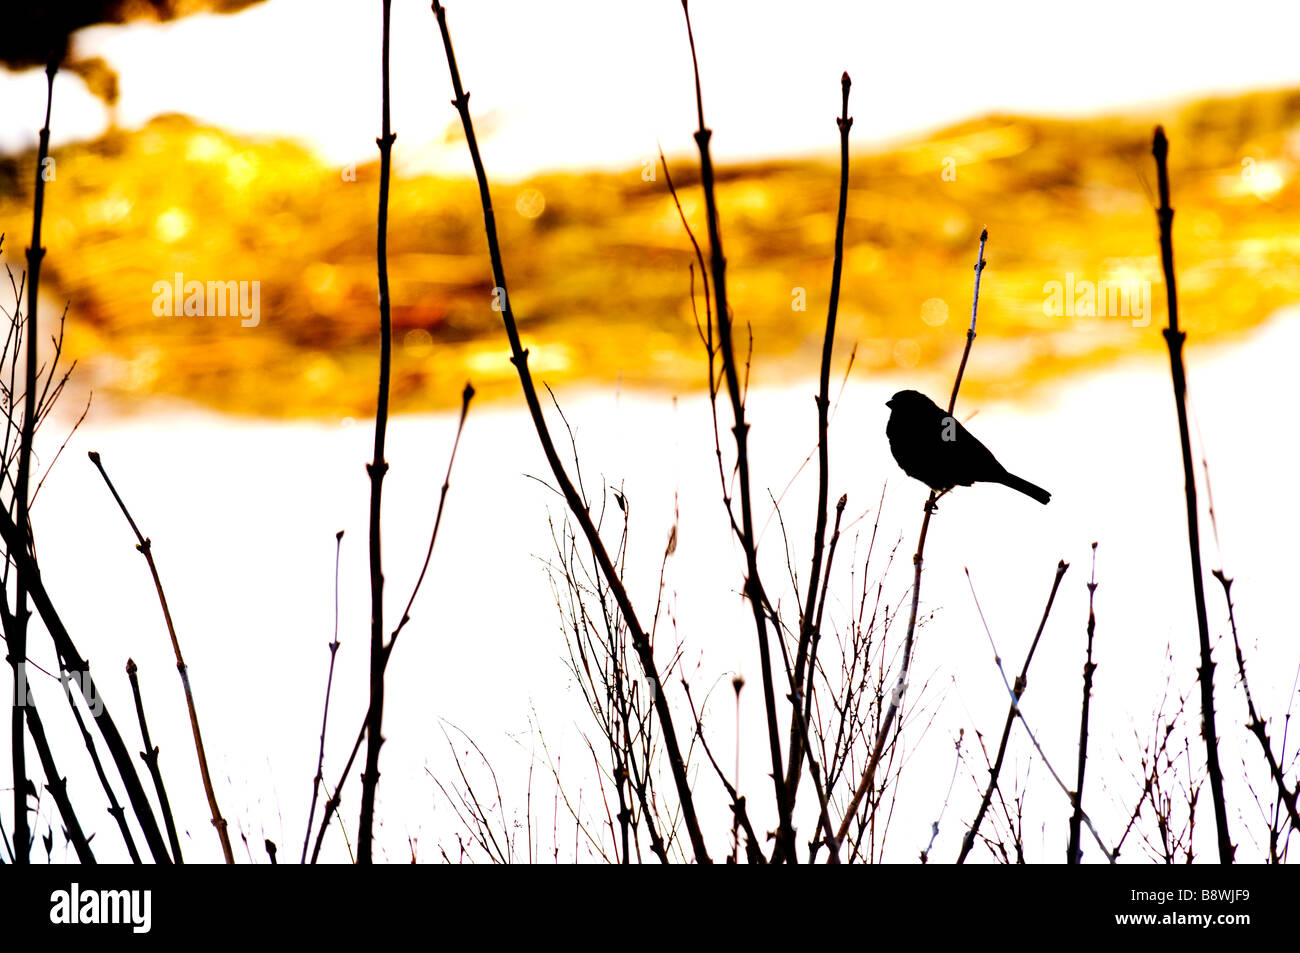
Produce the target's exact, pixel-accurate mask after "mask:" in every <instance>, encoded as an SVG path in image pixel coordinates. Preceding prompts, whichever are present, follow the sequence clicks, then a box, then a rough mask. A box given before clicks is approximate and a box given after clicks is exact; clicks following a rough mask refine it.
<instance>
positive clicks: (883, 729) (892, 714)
mask: <svg viewBox="0 0 1300 953" xmlns="http://www.w3.org/2000/svg"><path fill="white" fill-rule="evenodd" d="M988 240H989V230H988V229H987V228H986V229H984V230H983V231H981V232H980V247H979V253H978V254H977V255H976V258H975V293H974V296H973V298H972V300H971V306H970V328H969V329H968V330H967V332H966V348H965V350H963V351H962V355H961V364H960V365H959V366H958V368H957V379H956V381H954V382H953V385H952V397H951V399H949V401H948V414H949V416H951V415H952V412H953V410H954V409H955V408H956V406H957V390H958V388H960V387H961V379H962V375H963V374H964V373H965V371H966V360H967V358H969V357H970V349H971V345H972V344H973V343H974V341H975V319H976V315H977V313H978V311H979V300H980V276H981V275H982V274H983V273H984V266H985V265H986V264H987V262H985V260H984V247H985V245H986V244H987V243H988ZM937 500H938V496H937V495H936V494H935V492H934V491H933V490H931V491H930V495H929V497H928V498H927V499H926V501H925V508H924V510H925V514H924V516H923V517H922V518H921V533H920V536H919V537H918V539H917V542H916V555H914V556H913V557H912V566H913V570H914V571H913V576H912V612H911V615H910V616H908V620H907V636H906V637H905V639H904V641H903V664H902V667H901V668H900V669H899V672H898V681H897V682H895V683H894V690H893V691H892V692H891V693H890V695H889V708H888V709H887V710H886V712H885V717H884V720H883V721H882V723H881V725H880V730H879V731H878V732H877V733H876V741H875V745H874V746H873V748H872V751H871V757H870V758H869V759H868V761H867V765H866V768H865V769H864V770H863V772H862V780H861V781H859V782H858V786H857V788H856V789H855V790H854V792H853V798H852V799H851V800H850V801H849V806H848V808H847V809H846V810H845V811H844V819H843V820H842V821H841V822H840V828H839V831H838V833H837V837H838V838H839V839H840V840H843V839H844V837H845V836H846V835H847V834H848V832H849V825H850V824H851V823H852V822H853V818H854V816H855V815H856V814H857V811H858V805H860V804H861V803H862V799H863V798H864V797H866V795H867V792H868V791H870V790H871V788H872V785H873V784H875V780H876V769H877V767H878V766H879V764H880V758H881V756H882V755H883V754H884V751H885V742H886V741H887V740H888V739H889V733H890V731H891V730H892V728H893V726H894V719H895V718H896V717H897V715H898V709H899V707H900V706H901V705H902V704H903V695H904V693H905V692H906V691H907V682H908V675H909V674H910V671H911V665H912V650H913V647H914V645H915V642H916V619H917V615H918V613H919V612H920V607H921V566H922V564H923V563H924V560H925V538H926V535H927V534H928V533H929V531H930V516H931V515H932V514H933V513H934V509H935V502H936V501H937Z"/></svg>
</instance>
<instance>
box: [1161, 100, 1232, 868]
mask: <svg viewBox="0 0 1300 953" xmlns="http://www.w3.org/2000/svg"><path fill="white" fill-rule="evenodd" d="M1151 154H1152V155H1153V156H1155V160H1156V176H1157V178H1158V180H1159V190H1160V207H1159V208H1158V209H1156V218H1157V220H1158V221H1159V223H1160V261H1161V264H1162V265H1163V266H1164V273H1165V294H1166V299H1167V301H1168V307H1169V327H1167V328H1165V331H1164V335H1165V343H1166V344H1167V345H1168V346H1169V368H1170V371H1171V373H1172V375H1173V383H1174V407H1175V409H1176V410H1177V412H1178V438H1179V442H1180V443H1181V444H1182V450H1183V486H1184V490H1185V494H1186V497H1187V544H1188V548H1189V550H1190V552H1191V557H1192V560H1191V561H1192V597H1193V599H1194V600H1195V602H1196V629H1197V635H1198V636H1199V640H1200V646H1201V665H1200V668H1198V669H1197V674H1198V675H1199V677H1200V682H1201V733H1202V734H1203V735H1204V737H1205V764H1206V770H1207V772H1208V773H1209V775H1210V799H1211V801H1213V803H1214V827H1215V832H1216V833H1217V835H1218V842H1219V863H1221V864H1230V863H1232V861H1233V854H1234V853H1235V851H1236V848H1234V847H1233V846H1232V838H1231V836H1229V834H1228V810H1227V805H1226V803H1225V802H1224V798H1223V771H1222V769H1221V768H1220V767H1219V736H1218V734H1217V732H1216V731H1215V728H1214V662H1213V661H1212V660H1211V658H1210V627H1209V621H1208V619H1207V616H1206V612H1205V583H1204V580H1203V579H1202V578H1201V531H1200V528H1199V526H1198V522H1197V520H1198V517H1197V507H1196V470H1195V468H1194V466H1193V464H1192V439H1191V435H1190V433H1189V432H1188V427H1187V376H1186V373H1185V371H1184V369H1183V342H1184V341H1186V340H1187V334H1186V332H1184V331H1182V330H1180V329H1179V327H1178V288H1177V285H1176V284H1175V281H1174V210H1173V208H1171V207H1170V205H1169V166H1168V157H1169V140H1168V139H1167V138H1165V131H1164V129H1163V128H1162V127H1160V126H1157V127H1156V132H1155V137H1154V139H1153V140H1152V144H1151Z"/></svg>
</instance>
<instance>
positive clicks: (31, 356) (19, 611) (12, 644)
mask: <svg viewBox="0 0 1300 953" xmlns="http://www.w3.org/2000/svg"><path fill="white" fill-rule="evenodd" d="M58 68H59V64H58V62H57V61H56V60H54V59H53V58H51V59H50V61H49V63H48V64H46V67H45V125H44V126H42V127H41V137H40V146H39V148H38V149H37V152H36V191H35V197H34V199H33V201H32V243H31V244H30V245H29V246H27V330H26V333H25V334H24V343H25V344H26V348H27V355H26V356H27V363H26V365H25V374H24V387H23V425H22V435H21V437H20V438H19V444H18V476H17V479H16V480H15V481H14V522H15V523H16V524H17V526H18V530H19V533H20V534H21V545H22V548H23V551H24V553H27V552H30V551H31V538H32V537H31V520H30V517H29V515H28V504H29V500H28V488H29V486H30V484H31V474H32V441H33V440H34V439H35V435H36V350H37V345H36V342H37V339H38V334H37V323H36V311H37V305H38V304H39V303H40V285H41V260H42V259H43V258H44V257H45V249H44V248H42V247H41V219H42V217H43V215H44V213H45V159H46V157H48V156H49V154H50V112H51V110H52V108H53V106H54V74H55V73H56V72H58ZM30 582H31V580H30V578H29V573H28V571H27V561H26V560H19V561H18V579H17V583H18V592H17V596H16V598H15V608H14V613H13V621H14V625H13V631H12V632H11V633H10V634H9V639H8V644H9V664H10V665H11V666H13V670H14V706H13V714H12V718H11V721H10V740H11V743H12V747H13V769H14V862H15V863H16V864H18V865H23V864H26V863H27V862H28V856H29V854H28V850H29V846H30V844H31V829H30V827H29V825H28V823H27V788H28V781H27V748H26V738H25V733H24V724H23V723H24V719H23V705H24V703H25V702H26V700H27V619H28V617H29V615H30V612H29V611H28V609H27V587H28V585H30Z"/></svg>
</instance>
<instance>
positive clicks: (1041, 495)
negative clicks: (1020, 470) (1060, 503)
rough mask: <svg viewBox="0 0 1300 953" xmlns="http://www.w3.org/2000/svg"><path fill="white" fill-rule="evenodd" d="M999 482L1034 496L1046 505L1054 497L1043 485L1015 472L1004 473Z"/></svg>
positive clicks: (1026, 494)
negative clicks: (1035, 483)
mask: <svg viewBox="0 0 1300 953" xmlns="http://www.w3.org/2000/svg"><path fill="white" fill-rule="evenodd" d="M997 482H999V483H1001V484H1002V485H1003V486H1009V487H1011V489H1013V490H1019V491H1020V492H1021V493H1023V494H1025V496H1032V497H1033V498H1034V499H1036V500H1037V501H1038V502H1039V503H1042V504H1043V505H1044V506H1046V505H1047V501H1048V500H1050V499H1051V498H1052V494H1050V493H1048V492H1047V491H1046V490H1044V489H1043V488H1042V487H1041V486H1035V485H1034V484H1032V483H1030V482H1029V481H1028V480H1022V479H1021V478H1020V477H1018V476H1016V475H1015V474H1014V473H1004V474H1002V476H1001V477H1000V478H999V479H998V481H997Z"/></svg>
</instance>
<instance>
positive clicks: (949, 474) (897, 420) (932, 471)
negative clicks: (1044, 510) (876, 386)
mask: <svg viewBox="0 0 1300 953" xmlns="http://www.w3.org/2000/svg"><path fill="white" fill-rule="evenodd" d="M885 406H886V407H889V408H892V413H890V415H889V423H888V425H886V427H885V434H886V435H887V436H888V437H889V449H890V450H891V451H893V454H894V459H895V460H897V461H898V465H899V466H900V467H902V468H903V472H904V473H906V474H907V475H908V476H910V477H913V478H914V479H917V480H920V481H921V482H922V483H924V484H925V485H926V486H928V487H930V489H932V490H938V491H940V492H944V493H946V492H947V491H948V490H951V489H952V488H953V487H954V486H970V485H972V484H974V483H1001V484H1002V485H1003V486H1009V487H1011V489H1013V490H1019V491H1020V492H1021V493H1023V494H1025V496H1031V497H1033V498H1034V499H1035V500H1037V501H1038V502H1039V503H1043V504H1046V503H1047V501H1048V500H1050V499H1051V498H1052V494H1050V493H1048V492H1047V491H1046V490H1044V489H1043V488H1042V487H1039V486H1035V485H1034V484H1032V483H1030V482H1029V481H1028V480H1025V479H1022V478H1020V477H1018V476H1016V475H1015V474H1014V473H1008V472H1007V468H1006V467H1004V466H1003V465H1002V464H1000V463H998V461H997V458H996V457H994V456H993V454H992V453H990V452H989V448H988V447H986V446H984V444H982V443H980V442H979V441H978V440H976V439H975V438H974V437H973V436H971V433H970V431H968V430H967V429H966V428H965V427H963V426H962V425H961V423H960V422H959V421H958V420H956V419H955V418H954V417H952V416H951V415H950V414H949V413H948V412H947V411H946V410H944V409H943V408H941V407H939V406H938V405H937V404H936V403H935V402H934V401H932V400H931V399H930V398H929V397H926V396H925V395H924V394H922V393H920V392H919V391H914V390H900V391H899V392H898V393H897V394H895V395H894V396H893V397H892V398H890V399H889V400H887V401H885Z"/></svg>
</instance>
